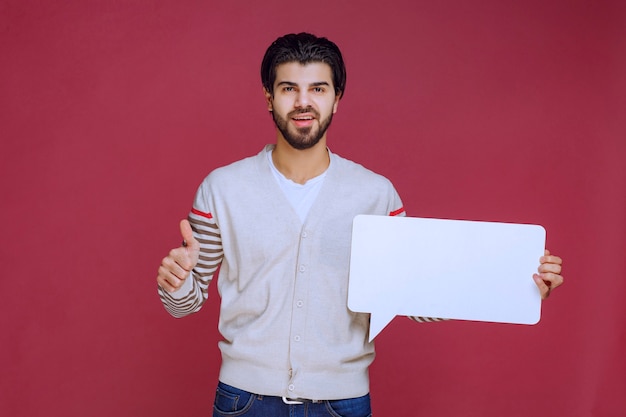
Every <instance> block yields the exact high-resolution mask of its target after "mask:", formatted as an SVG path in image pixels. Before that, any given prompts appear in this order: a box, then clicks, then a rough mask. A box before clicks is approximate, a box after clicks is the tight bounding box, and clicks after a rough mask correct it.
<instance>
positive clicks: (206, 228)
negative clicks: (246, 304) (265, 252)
mask: <svg viewBox="0 0 626 417" xmlns="http://www.w3.org/2000/svg"><path fill="white" fill-rule="evenodd" d="M180 229H181V235H182V237H183V246H181V247H178V248H175V249H172V250H171V251H170V253H169V254H168V256H166V257H165V258H163V261H162V262H161V266H160V267H159V272H158V276H157V283H158V293H159V296H160V298H161V302H162V303H163V306H164V307H165V309H166V310H167V311H168V312H169V313H170V314H171V315H172V316H174V317H184V316H186V315H189V314H191V313H195V312H196V311H198V310H200V308H201V307H202V304H204V302H205V301H206V299H207V295H208V287H209V283H210V282H211V279H212V278H213V275H214V273H215V271H216V270H217V269H218V267H219V264H220V263H221V261H222V257H223V251H222V241H221V236H220V232H219V229H218V227H217V224H216V223H215V221H214V219H213V218H212V216H211V215H210V214H209V213H202V212H199V211H198V210H192V212H191V213H190V214H189V218H188V220H182V221H181V223H180Z"/></svg>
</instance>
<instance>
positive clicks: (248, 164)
mask: <svg viewBox="0 0 626 417" xmlns="http://www.w3.org/2000/svg"><path fill="white" fill-rule="evenodd" d="M264 158H265V150H262V151H261V152H260V153H258V154H257V155H253V156H249V157H247V158H243V159H240V160H238V161H235V162H232V163H230V164H228V165H224V166H221V167H219V168H216V169H214V170H213V171H211V172H210V173H209V174H208V175H207V176H206V177H205V178H204V181H203V182H202V184H203V185H207V186H208V185H212V186H219V185H220V184H233V182H240V181H245V180H246V179H249V178H252V177H255V176H256V175H258V171H259V169H260V167H261V166H262V164H263V162H264Z"/></svg>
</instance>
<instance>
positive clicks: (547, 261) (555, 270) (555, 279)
mask: <svg viewBox="0 0 626 417" xmlns="http://www.w3.org/2000/svg"><path fill="white" fill-rule="evenodd" d="M539 263H540V265H539V268H538V269H537V271H538V272H539V273H538V274H534V275H533V279H534V280H535V283H536V284H537V287H539V291H540V292H541V299H542V300H545V299H546V298H548V296H549V295H550V293H551V292H552V291H553V290H554V289H555V288H556V287H558V286H560V285H561V284H563V277H562V276H561V265H562V263H563V261H562V260H561V258H559V257H558V256H554V255H551V254H550V251H549V250H547V249H546V251H545V253H544V255H543V256H542V257H541V258H539Z"/></svg>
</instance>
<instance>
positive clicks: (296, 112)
mask: <svg viewBox="0 0 626 417" xmlns="http://www.w3.org/2000/svg"><path fill="white" fill-rule="evenodd" d="M302 113H310V114H312V115H313V116H315V118H316V119H319V117H320V114H319V113H318V112H317V110H315V109H314V108H313V107H305V108H303V109H297V110H294V111H291V112H289V113H288V114H287V117H289V118H292V117H294V116H297V115H299V114H302Z"/></svg>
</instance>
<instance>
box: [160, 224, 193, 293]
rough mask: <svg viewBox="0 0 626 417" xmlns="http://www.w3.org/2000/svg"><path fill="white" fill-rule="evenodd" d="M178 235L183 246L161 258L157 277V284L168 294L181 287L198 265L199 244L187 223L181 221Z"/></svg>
mask: <svg viewBox="0 0 626 417" xmlns="http://www.w3.org/2000/svg"><path fill="white" fill-rule="evenodd" d="M180 234H181V235H182V237H183V245H182V246H181V247H179V248H176V249H172V250H171V251H170V253H169V255H167V256H166V257H165V258H163V260H162V261H161V266H160V267H159V275H158V276H157V282H158V284H159V285H160V286H161V287H162V288H163V289H165V290H166V291H168V292H172V291H176V290H177V289H179V288H180V287H181V286H182V285H183V283H184V282H185V280H186V279H187V277H188V276H189V273H190V272H191V270H192V269H193V268H194V267H195V266H196V263H198V256H199V255H200V244H199V243H198V241H197V240H196V239H194V237H193V232H192V230H191V225H190V224H189V221H187V220H181V222H180Z"/></svg>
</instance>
